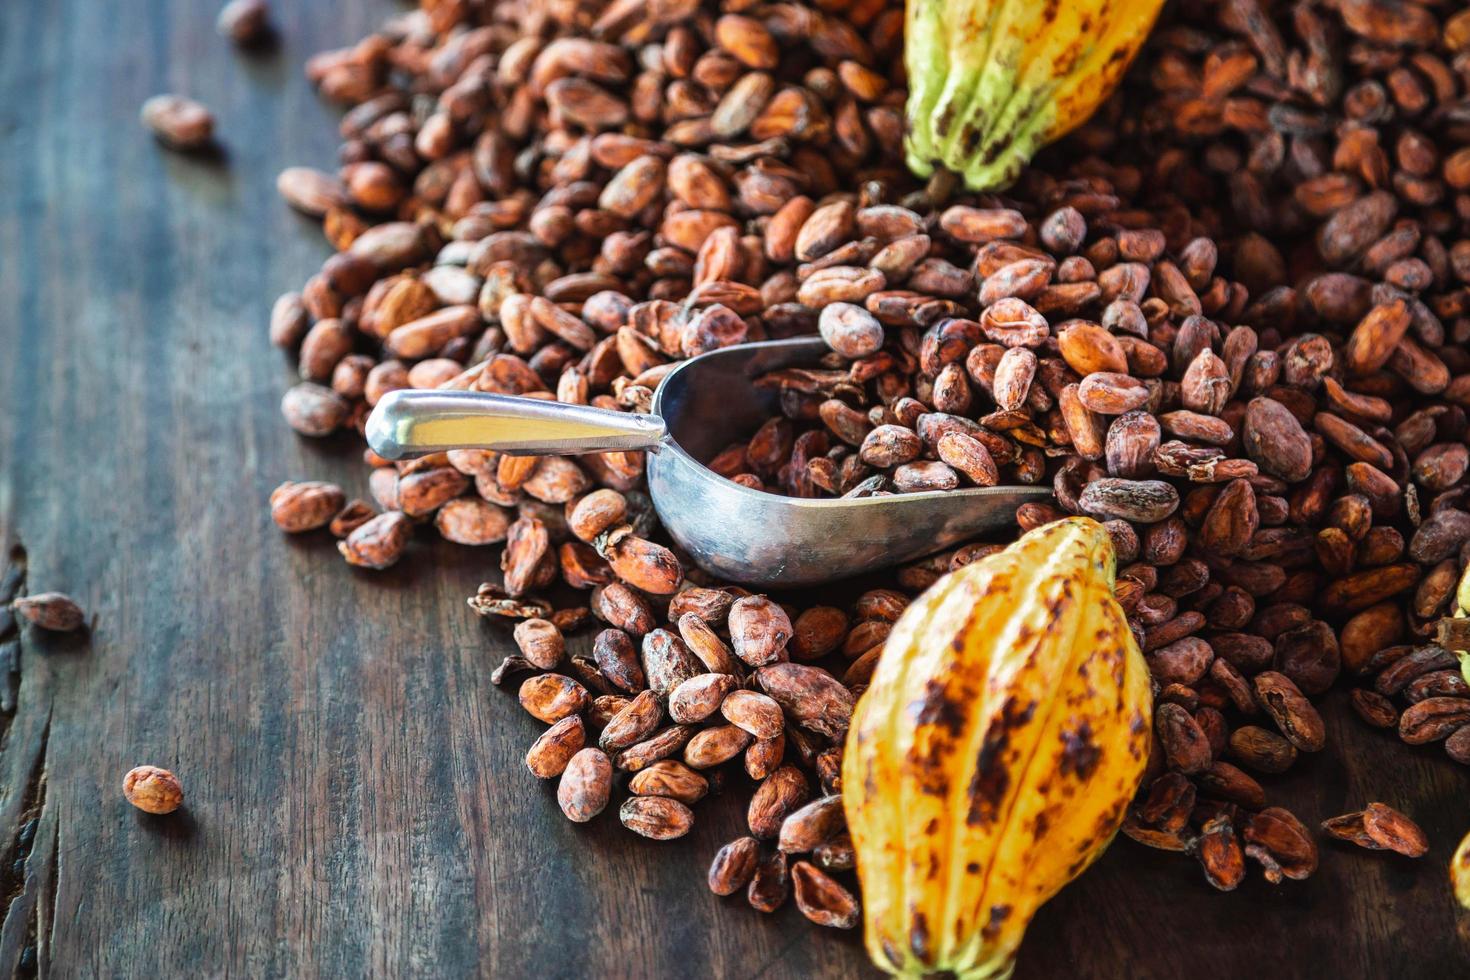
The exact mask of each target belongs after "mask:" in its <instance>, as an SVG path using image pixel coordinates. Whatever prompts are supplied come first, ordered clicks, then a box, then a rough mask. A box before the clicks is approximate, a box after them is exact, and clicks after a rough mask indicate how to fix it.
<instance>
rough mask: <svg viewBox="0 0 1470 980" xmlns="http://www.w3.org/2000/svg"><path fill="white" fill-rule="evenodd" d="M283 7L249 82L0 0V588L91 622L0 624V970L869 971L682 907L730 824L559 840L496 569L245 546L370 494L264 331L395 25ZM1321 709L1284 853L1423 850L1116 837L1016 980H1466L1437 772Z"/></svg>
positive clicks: (122, 11)
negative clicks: (1176, 847) (299, 435)
mask: <svg viewBox="0 0 1470 980" xmlns="http://www.w3.org/2000/svg"><path fill="white" fill-rule="evenodd" d="M276 7H277V20H278V22H279V24H280V25H281V27H282V29H283V36H282V42H281V44H280V45H278V46H277V47H276V48H275V49H273V50H272V51H270V52H267V53H265V54H261V55H254V56H249V57H246V56H242V55H240V54H237V53H236V52H234V51H232V50H230V49H229V47H228V46H227V45H226V44H225V43H224V42H223V41H222V40H221V39H220V38H218V37H217V36H216V35H215V33H214V28H213V17H214V12H215V11H214V6H213V5H212V4H198V3H186V2H182V0H175V2H165V0H110V2H107V3H103V2H100V0H99V2H86V3H84V2H81V0H50V2H46V3H38V2H32V3H24V2H12V3H5V4H0V96H3V97H0V134H3V135H0V174H3V175H4V176H3V178H0V181H3V182H0V351H3V354H0V393H3V394H0V397H3V409H4V411H3V412H0V547H3V551H0V558H3V561H8V562H9V563H10V565H11V567H12V569H13V573H12V582H13V583H14V584H16V585H18V584H19V579H20V577H21V576H23V577H24V586H25V587H27V588H30V589H36V590H41V589H53V588H54V589H63V590H66V591H69V592H71V593H72V594H73V595H75V596H76V597H77V598H78V599H79V600H80V601H81V602H82V604H83V605H84V607H85V608H86V609H87V610H88V612H89V614H91V615H92V616H93V617H94V619H93V622H94V626H93V628H92V629H91V630H90V631H89V632H88V633H87V634H86V635H83V636H71V637H48V636H42V635H39V634H36V633H35V632H33V631H26V632H24V633H23V634H21V635H20V638H19V641H18V642H17V641H16V640H15V639H14V637H15V633H14V631H13V630H10V631H9V632H0V715H3V720H0V729H3V731H4V738H3V749H0V858H3V859H4V864H3V865H0V882H3V883H4V887H5V890H6V897H7V901H8V903H9V904H8V909H7V912H6V915H5V919H4V922H3V924H0V973H5V974H10V975H16V974H19V975H29V974H30V973H32V972H34V971H39V972H41V973H42V974H43V975H55V976H58V977H75V976H224V975H246V976H293V977H311V976H332V977H337V976H363V975H426V974H444V975H466V974H475V973H479V974H484V975H495V976H501V977H520V976H533V975H534V976H546V977H579V976H590V975H607V976H614V977H622V976H628V977H633V976H637V977H654V976H658V977H663V976H668V977H675V976H689V975H709V976H716V977H755V976H761V977H771V978H776V977H839V976H843V977H845V976H852V975H861V974H866V973H868V972H870V971H869V970H868V968H867V967H866V966H865V958H864V956H863V953H862V950H861V946H860V943H859V941H858V937H857V936H856V935H853V934H843V935H836V934H832V933H829V932H824V931H822V930H819V929H817V928H815V927H812V926H809V925H808V924H807V923H806V922H805V921H804V920H802V919H801V918H800V917H799V915H797V913H796V912H795V911H794V910H793V909H790V908H788V909H786V910H785V911H784V912H783V913H781V914H778V915H776V916H774V917H769V918H767V917H762V916H759V915H757V914H755V913H753V912H751V911H750V910H749V909H748V908H745V907H743V904H742V903H741V902H740V901H739V900H738V899H726V900H721V899H716V898H714V897H713V896H711V895H710V894H709V893H708V892H707V891H706V890H705V888H704V885H703V872H704V868H705V867H706V863H707V861H708V859H709V857H710V856H711V855H712V854H713V852H714V851H715V849H716V848H717V847H718V845H719V844H720V843H721V842H722V841H723V840H725V839H727V838H728V837H730V836H733V835H734V834H735V833H736V831H737V828H738V827H739V826H740V824H741V819H742V810H743V807H742V806H741V802H742V801H741V800H740V799H739V795H740V794H739V793H732V794H731V796H732V797H734V798H732V799H726V800H713V801H710V802H708V803H705V804H701V806H700V807H699V811H698V813H699V816H698V820H697V822H696V832H695V833H694V834H693V835H692V836H691V837H690V838H689V839H687V840H685V841H682V842H679V843H675V844H656V843H653V842H651V841H645V840H642V839H640V838H636V837H634V836H632V835H630V834H628V833H626V832H624V831H622V829H621V828H620V827H618V826H617V825H616V822H615V819H614V818H613V817H612V815H611V814H608V815H605V816H604V817H602V818H601V819H599V820H597V821H595V822H594V823H593V824H591V825H589V826H574V825H571V824H569V823H567V822H566V821H564V820H563V819H562V818H561V817H560V815H559V813H558V811H557V809H556V807H555V804H554V801H553V798H552V797H553V789H554V788H553V787H552V786H550V785H543V784H538V783H537V782H535V781H534V780H533V779H531V778H530V777H529V776H528V775H527V774H526V772H525V770H524V768H523V766H522V763H521V758H522V755H523V753H524V751H525V748H526V746H527V745H528V744H529V742H530V741H531V740H532V739H533V738H534V737H535V735H536V734H537V731H538V728H539V726H538V725H537V724H536V723H535V722H533V721H532V720H531V719H529V718H528V717H526V716H525V715H524V714H523V713H522V712H521V711H520V709H519V708H518V707H517V705H516V703H515V699H514V697H513V696H512V695H511V694H510V693H507V692H506V691H502V690H499V689H496V688H495V687H494V686H493V685H491V684H490V681H489V675H490V671H491V668H492V667H493V666H494V665H495V664H496V663H498V661H499V658H500V656H501V655H503V653H504V652H505V651H506V649H507V648H508V646H509V639H508V635H507V634H505V633H504V632H498V631H496V630H494V629H492V628H491V627H489V626H487V625H485V624H483V623H481V622H480V621H478V620H477V619H476V618H475V617H474V616H473V614H472V613H471V612H470V611H469V610H468V609H467V608H466V606H465V605H464V601H463V600H464V597H465V596H466V595H468V594H469V593H470V592H472V591H473V589H474V587H475V585H476V584H478V583H479V582H480V581H481V580H482V579H483V578H485V577H493V571H492V564H491V560H490V558H489V557H487V556H486V555H484V554H482V553H478V552H476V551H474V550H471V549H463V548H457V547H454V546H450V545H447V544H444V543H442V542H431V541H429V540H428V539H427V538H425V539H424V540H422V541H419V542H417V543H416V544H415V548H414V552H413V554H412V555H411V557H410V558H409V559H407V560H405V561H404V562H403V563H402V564H401V565H400V566H399V567H397V568H395V569H393V570H391V571H390V572H388V573H385V574H380V575H370V574H359V573H355V572H353V571H352V570H350V569H348V568H347V567H346V566H344V565H343V564H342V563H341V562H340V561H339V560H338V559H337V558H336V555H335V553H334V551H333V547H332V543H331V542H330V541H329V540H327V539H326V538H325V537H311V538H309V539H306V540H302V541H294V540H286V539H284V538H283V537H282V536H281V535H280V534H279V533H278V532H277V531H276V530H275V528H274V527H273V526H271V525H270V523H269V521H268V519H267V516H266V511H265V507H264V503H265V499H266V496H267V495H268V493H269V491H270V489H271V488H272V487H274V486H275V485H276V484H277V483H279V482H280V481H281V480H283V479H287V478H301V477H320V478H328V479H336V480H339V481H341V482H343V483H344V484H345V485H347V486H348V487H349V488H351V489H354V490H357V491H364V490H365V489H366V487H365V485H364V473H363V471H362V467H361V466H359V465H357V464H356V462H355V456H356V454H357V449H356V447H355V446H354V445H352V443H351V441H350V440H348V439H345V438H344V439H343V440H341V441H339V442H328V443H325V444H316V443H307V442H305V441H302V440H298V439H296V438H294V437H293V436H291V435H290V434H289V432H288V431H287V430H286V428H285V426H284V425H283V423H282V422H281V420H280V418H279V415H278V411H277V402H278V400H279V397H280V395H281V393H282V392H283V391H284V390H285V388H286V387H287V385H288V383H289V379H290V377H291V371H290V368H289V366H288V365H287V364H286V363H285V362H284V361H283V360H282V358H281V357H280V356H279V355H278V353H277V352H276V351H274V350H272V349H271V348H270V347H269V346H268V345H267V343H266V341H265V321H266V316H267V311H268V309H269V304H270V302H271V300H272V298H273V297H274V296H275V295H276V294H277V293H278V292H280V291H281V290H283V289H286V288H294V287H295V286H297V285H299V283H300V282H301V281H302V280H303V279H304V278H305V277H306V276H307V275H308V274H310V272H312V271H313V270H314V269H315V268H316V266H317V264H318V263H319V262H320V261H321V259H322V258H323V257H324V256H325V255H326V254H327V249H326V247H325V246H324V244H323V243H322V242H321V240H320V237H319V234H318V232H317V231H316V229H315V228H314V227H313V225H312V224H311V223H310V222H307V221H305V220H303V219H300V218H298V217H297V216H296V215H294V214H292V213H291V212H290V211H289V210H287V209H286V208H285V207H284V206H283V205H282V204H281V203H280V202H279V201H278V200H277V199H276V197H275V193H274V190H273V183H274V177H275V174H276V173H277V172H278V171H279V170H280V169H281V168H282V167H284V166H287V165H291V164H310V165H316V166H331V165H332V161H333V153H334V150H335V144H336V139H335V128H336V120H335V114H334V113H333V112H332V111H331V110H330V109H329V108H327V107H324V106H322V105H320V104H319V103H318V101H317V100H316V98H315V96H314V95H313V94H312V93H311V92H310V90H309V87H308V86H307V85H306V83H305V82H304V81H303V80H302V78H301V74H300V67H299V66H300V64H301V62H302V61H303V59H304V58H305V57H306V56H307V55H309V54H311V53H312V52H314V51H316V50H319V49H321V48H324V47H329V46H334V45H340V44H346V43H350V42H352V41H354V40H356V39H357V38H359V37H360V36H361V35H362V34H364V33H365V32H366V31H367V30H368V29H369V28H370V27H371V26H372V24H373V23H375V22H376V20H377V19H378V18H379V17H381V16H382V15H383V14H385V13H387V12H388V11H390V10H392V9H395V8H393V7H392V5H390V4H388V3H385V2H383V0H373V2H369V3H346V2H340V3H325V2H307V0H296V2H286V0H278V2H277V3H276ZM161 91H177V92H180V93H183V94H187V95H190V96H193V97H195V98H198V99H200V100H202V101H204V102H205V103H206V104H208V105H210V106H211V107H212V108H213V109H214V110H215V112H216V113H217V115H218V122H219V125H218V131H219V133H220V137H221V144H222V146H221V151H220V152H219V153H218V154H215V155H206V156H202V157H191V156H180V155H177V154H173V153H169V152H166V151H164V150H162V149H161V148H160V147H159V146H157V145H156V144H155V143H154V141H153V140H152V139H151V138H150V137H149V135H148V134H147V133H146V132H145V131H144V130H143V129H142V128H141V126H139V124H138V122H137V111H138V107H139V106H140V105H141V103H142V102H143V100H144V99H145V98H147V97H148V96H150V95H153V94H155V93H157V92H161ZM22 549H23V550H22ZM0 626H6V627H7V629H8V626H7V624H5V623H4V622H0ZM11 665H14V666H15V667H17V668H18V676H19V682H18V687H17V686H13V685H10V684H7V683H5V681H7V679H8V678H9V670H10V667H11ZM1329 716H1330V718H1331V719H1332V720H1333V736H1334V741H1333V743H1332V747H1331V749H1330V751H1328V752H1326V753H1324V754H1323V755H1322V756H1321V757H1320V758H1316V759H1312V760H1309V761H1307V762H1306V763H1304V764H1303V765H1301V766H1299V767H1298V769H1297V771H1296V772H1294V773H1292V774H1291V775H1289V776H1286V777H1281V778H1279V779H1275V780H1271V781H1270V785H1269V787H1268V788H1269V789H1270V790H1271V792H1272V793H1273V795H1275V794H1279V797H1280V798H1281V799H1282V800H1284V801H1285V802H1286V803H1287V804H1288V805H1290V806H1292V807H1294V808H1296V809H1297V810H1298V812H1299V813H1301V814H1302V816H1303V817H1304V818H1307V819H1308V820H1309V821H1314V820H1316V819H1319V818H1321V817H1324V816H1328V815H1331V814H1335V813H1339V812H1342V811H1345V810H1349V809H1353V808H1356V807H1358V806H1360V805H1361V804H1362V803H1364V802H1365V801H1367V800H1369V799H1381V800H1384V801H1387V802H1390V803H1392V804H1395V805H1397V806H1400V807H1402V808H1403V809H1405V810H1406V811H1408V812H1409V813H1411V814H1412V815H1414V816H1415V817H1416V818H1418V819H1419V820H1420V822H1421V823H1422V824H1423V825H1424V827H1425V829H1426V830H1427V831H1428V832H1429V834H1430V837H1431V839H1432V840H1433V842H1434V846H1433V849H1432V851H1431V853H1430V855H1429V856H1428V857H1426V858H1425V859H1423V860H1421V861H1419V862H1409V861H1406V860H1403V859H1399V858H1394V857H1390V856H1383V855H1369V854H1363V853H1357V852H1352V851H1350V850H1349V849H1347V848H1339V847H1336V846H1327V845H1324V848H1323V862H1322V870H1321V872H1320V873H1319V874H1318V875H1317V876H1316V877H1315V878H1313V879H1312V880H1311V881H1309V882H1307V883H1288V884H1286V885H1283V886H1281V887H1279V888H1272V887H1270V886H1267V885H1265V884H1264V883H1263V882H1261V881H1260V880H1259V878H1253V879H1252V880H1251V881H1250V882H1249V883H1248V884H1247V885H1245V886H1244V887H1242V889H1241V890H1240V892H1239V893H1238V894H1236V895H1234V896H1219V895H1215V894H1213V893H1212V892H1211V891H1210V889H1209V888H1208V887H1207V886H1206V885H1205V884H1204V882H1203V880H1202V878H1201V876H1200V874H1199V872H1198V869H1197V868H1196V867H1195V866H1194V865H1193V864H1192V863H1191V862H1189V861H1185V860H1181V859H1178V858H1172V857H1168V856H1165V855H1160V854H1154V853H1150V852H1147V851H1145V850H1144V849H1142V848H1140V847H1138V846H1136V845H1133V844H1131V843H1130V842H1126V841H1124V842H1120V843H1119V845H1118V846H1117V847H1115V848H1113V849H1112V850H1111V851H1110V852H1109V853H1108V855H1107V856H1106V858H1105V859H1104V860H1103V861H1102V862H1101V863H1100V865H1099V866H1098V867H1097V868H1096V869H1094V870H1093V871H1091V872H1089V873H1088V874H1087V875H1086V876H1085V877H1084V879H1083V880H1082V881H1081V882H1080V883H1079V884H1078V885H1077V886H1076V887H1074V888H1072V889H1069V890H1068V891H1067V892H1066V893H1065V894H1064V895H1062V896H1061V897H1060V898H1059V899H1058V900H1057V901H1055V902H1054V903H1053V904H1052V905H1051V906H1049V907H1048V908H1047V909H1045V910H1044V911H1043V913H1042V915H1041V917H1040V918H1039V920H1038V921H1037V923H1036V925H1035V926H1034V928H1033V930H1032V933H1031V936H1030V939H1029V941H1028V943H1027V946H1026V949H1025V951H1024V954H1023V957H1022V962H1021V969H1020V971H1019V975H1020V976H1023V977H1079V978H1083V977H1099V978H1103V977H1109V978H1110V977H1119V976H1129V977H1138V978H1145V977H1179V976H1183V975H1190V976H1199V977H1213V976H1221V977H1233V976H1250V975H1257V974H1261V973H1264V972H1265V971H1268V970H1270V971H1275V972H1276V973H1277V974H1280V975H1288V976H1293V975H1294V976H1382V975H1389V974H1394V975H1400V976H1430V975H1438V976H1447V975H1453V974H1456V973H1462V972H1463V969H1464V967H1463V964H1464V963H1465V961H1466V958H1467V953H1470V944H1467V940H1466V938H1465V936H1466V931H1465V928H1464V920H1463V919H1459V918H1457V917H1456V915H1455V912H1454V910H1453V906H1452V902H1451V899H1450V895H1449V891H1448V889H1447V887H1446V885H1445V880H1444V868H1445V862H1446V861H1447V859H1448V857H1449V854H1450V852H1451V850H1452V848H1453V846H1454V843H1455V841H1456V840H1457V839H1458V837H1459V835H1460V834H1461V833H1462V832H1463V830H1464V829H1465V826H1466V825H1467V824H1470V810H1467V807H1466V806H1465V798H1466V797H1465V787H1466V776H1465V773H1464V772H1463V771H1462V770H1458V769H1456V768H1455V767H1454V766H1453V764H1451V763H1450V762H1448V761H1447V760H1445V759H1444V757H1443V755H1442V753H1440V752H1439V751H1437V750H1435V749H1433V748H1429V749H1423V750H1407V749H1405V748H1404V747H1402V746H1400V745H1398V744H1397V743H1396V742H1395V741H1394V740H1393V739H1392V738H1391V737H1389V736H1387V735H1381V734H1378V733H1372V732H1367V731H1365V730H1364V729H1362V728H1361V727H1359V726H1357V725H1356V724H1355V722H1353V720H1352V719H1350V718H1349V717H1348V713H1347V712H1346V710H1345V703H1344V700H1343V698H1342V697H1341V696H1335V697H1334V698H1333V699H1332V700H1331V704H1330V710H1329ZM145 762H146V763H152V764H156V765H162V766H166V767H169V768H171V769H173V770H175V771H176V772H177V773H179V775H180V776H181V778H182V779H183V781H184V783H185V787H186V792H187V796H188V804H187V807H186V810H185V811H184V812H182V813H180V814H178V815H176V816H175V817H173V818H169V819H163V820H160V819H156V818H150V817H147V816H145V815H142V814H140V813H137V812H135V811H133V810H132V809H131V808H130V807H128V806H127V805H126V804H125V803H124V801H123V800H122V796H121V792H120V781H121V779H122V775H123V773H124V772H126V771H127V770H128V769H129V768H130V767H131V766H133V765H136V764H139V763H145Z"/></svg>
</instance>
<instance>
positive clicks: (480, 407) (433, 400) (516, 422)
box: [367, 389, 667, 459]
mask: <svg viewBox="0 0 1470 980" xmlns="http://www.w3.org/2000/svg"><path fill="white" fill-rule="evenodd" d="M666 432H667V429H666V427H665V426H664V420H663V419H661V418H659V417H658V416H657V415H640V414H638V413H636V412H615V411H611V410H609V409H605V408H592V407H591V406H588V405H566V404H563V403H562V402H554V401H547V400H544V399H540V398H521V397H518V396H515V395H494V394H490V393H488V392H480V391H411V390H408V389H401V390H399V391H392V392H389V393H388V394H386V395H384V396H383V397H382V398H381V399H380V400H379V401H378V404H377V406H376V407H375V408H374V409H373V413H372V415H370V416H368V421H367V441H368V445H369V446H371V447H372V449H373V452H375V453H377V454H378V455H379V456H382V457H383V458H384V459H406V458H408V457H410V456H423V455H425V454H427V453H437V452H441V451H443V450H446V449H494V450H498V451H499V452H502V453H506V454H508V455H511V456H564V455H575V454H577V453H601V452H616V451H619V450H634V449H657V448H658V444H659V443H660V442H661V441H662V440H663V438H664V436H665V434H666Z"/></svg>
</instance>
